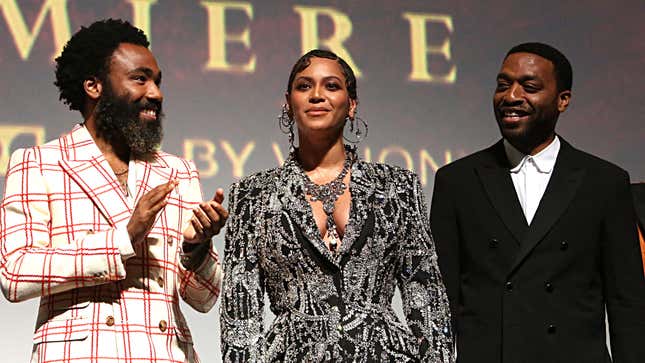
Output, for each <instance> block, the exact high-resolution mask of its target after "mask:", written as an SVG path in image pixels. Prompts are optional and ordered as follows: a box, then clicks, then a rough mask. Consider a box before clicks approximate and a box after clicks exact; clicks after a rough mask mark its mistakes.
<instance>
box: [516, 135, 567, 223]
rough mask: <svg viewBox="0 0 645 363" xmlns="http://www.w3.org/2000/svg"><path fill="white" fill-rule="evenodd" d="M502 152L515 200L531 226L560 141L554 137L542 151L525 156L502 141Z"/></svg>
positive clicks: (553, 164) (558, 149) (547, 182)
mask: <svg viewBox="0 0 645 363" xmlns="http://www.w3.org/2000/svg"><path fill="white" fill-rule="evenodd" d="M504 150H505V151H506V157H508V161H509V162H510V164H511V179H513V185H514V186H515V192H516V193H517V198H518V199H519V200H520V204H521V205H522V211H524V217H526V222H527V223H528V224H529V225H531V221H533V217H534V216H535V212H536V211H537V209H538V206H539V205H540V200H541V199H542V196H543V195H544V191H545V190H546V186H547V184H549V179H551V174H553V167H554V166H555V161H556V159H557V157H558V152H559V151H560V139H558V136H556V137H555V138H554V139H553V141H552V142H551V143H550V144H549V146H547V147H546V148H544V149H543V150H542V151H540V152H539V153H537V154H535V155H525V154H523V153H522V152H521V151H519V150H517V149H516V148H515V147H514V146H513V145H511V143H510V142H508V141H507V140H506V139H504Z"/></svg>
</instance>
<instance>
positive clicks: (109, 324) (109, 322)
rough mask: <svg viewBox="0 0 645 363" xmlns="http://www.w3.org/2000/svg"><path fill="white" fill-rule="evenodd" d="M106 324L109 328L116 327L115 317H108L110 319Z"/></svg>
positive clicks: (107, 319)
mask: <svg viewBox="0 0 645 363" xmlns="http://www.w3.org/2000/svg"><path fill="white" fill-rule="evenodd" d="M105 324H106V325H107V326H112V325H114V317H113V316H112V315H110V316H108V317H107V318H106V319H105Z"/></svg>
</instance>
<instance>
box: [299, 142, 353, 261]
mask: <svg viewBox="0 0 645 363" xmlns="http://www.w3.org/2000/svg"><path fill="white" fill-rule="evenodd" d="M353 161H354V157H353V154H352V152H351V151H349V150H348V151H346V153H345V163H344V164H343V170H341V171H340V173H339V174H338V176H337V177H336V178H334V180H332V181H330V182H329V183H327V184H321V185H318V184H316V183H314V182H312V181H311V179H309V176H308V175H307V173H305V171H304V169H302V166H300V171H301V172H302V175H303V176H304V177H303V181H304V187H305V194H306V195H309V196H310V197H311V201H312V202H317V201H320V202H322V205H323V211H324V212H325V215H326V216H327V235H326V237H328V239H329V249H330V250H331V252H332V253H336V252H337V251H336V250H337V249H338V242H339V241H340V237H339V235H338V229H337V228H336V221H334V209H335V207H336V200H338V197H340V196H341V195H343V194H344V193H345V189H347V184H345V183H344V182H343V180H344V179H345V176H346V175H347V173H348V172H349V169H350V168H351V167H352V163H353Z"/></svg>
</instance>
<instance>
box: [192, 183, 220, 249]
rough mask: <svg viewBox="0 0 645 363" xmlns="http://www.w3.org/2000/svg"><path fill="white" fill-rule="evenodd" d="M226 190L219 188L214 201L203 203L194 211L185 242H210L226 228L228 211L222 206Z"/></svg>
mask: <svg viewBox="0 0 645 363" xmlns="http://www.w3.org/2000/svg"><path fill="white" fill-rule="evenodd" d="M223 201H224V190H223V189H221V188H218V189H217V191H215V196H214V197H213V199H212V200H209V201H206V202H202V203H200V204H199V207H196V208H195V209H194V210H193V218H191V220H190V225H189V226H188V227H187V228H186V230H185V231H184V242H186V243H192V244H195V243H201V242H205V241H207V240H210V239H211V238H212V237H213V236H214V235H216V234H218V233H219V231H220V229H222V227H224V224H225V223H226V219H227V218H228V211H227V210H226V208H224V206H223V205H222V202H223Z"/></svg>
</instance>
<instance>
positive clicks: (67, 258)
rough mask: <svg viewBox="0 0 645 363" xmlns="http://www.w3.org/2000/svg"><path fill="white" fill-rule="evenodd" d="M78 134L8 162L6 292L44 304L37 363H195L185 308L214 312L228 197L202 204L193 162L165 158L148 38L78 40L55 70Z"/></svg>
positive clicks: (0, 261) (124, 27)
mask: <svg viewBox="0 0 645 363" xmlns="http://www.w3.org/2000/svg"><path fill="white" fill-rule="evenodd" d="M56 65H57V67H56V82H55V84H56V85H57V86H58V88H59V90H60V98H61V100H63V101H64V102H65V103H66V104H68V105H69V107H70V109H72V110H78V111H80V112H81V114H82V115H83V119H84V122H83V123H82V124H80V125H77V126H76V127H74V129H73V130H72V131H71V132H70V133H69V134H66V135H64V136H62V137H60V138H59V139H58V140H54V141H52V142H49V143H47V144H45V145H42V146H36V147H32V148H28V149H20V150H17V151H16V152H14V154H13V155H12V157H11V161H10V164H9V168H8V171H7V179H6V190H5V197H4V200H3V201H2V204H1V206H0V220H1V221H2V224H1V225H0V247H1V250H0V282H1V286H2V292H3V293H4V295H5V297H6V298H7V299H8V300H10V301H12V302H17V301H23V300H26V299H30V298H35V297H39V298H40V309H39V313H38V318H37V323H36V330H35V333H34V338H33V341H34V347H33V351H32V358H31V361H32V362H90V361H91V362H117V361H118V362H196V361H198V358H197V355H196V353H195V351H194V350H193V345H192V340H191V335H190V332H189V330H188V327H187V326H186V322H185V320H184V317H183V315H182V313H181V311H180V308H179V300H180V299H179V298H180V297H181V298H182V299H183V300H184V301H185V302H186V303H188V304H189V305H190V306H192V307H193V308H195V309H196V310H198V311H201V312H206V311H208V310H209V309H210V308H211V307H212V306H213V304H214V303H215V301H216V299H217V297H218V294H219V285H220V280H221V268H220V264H219V261H218V256H217V253H216V251H215V250H214V248H213V247H212V243H211V237H212V236H213V235H215V234H217V233H218V232H219V230H220V228H221V227H222V226H223V224H224V222H225V220H226V218H227V216H228V213H227V211H226V210H225V209H224V208H223V207H222V205H221V203H222V200H223V191H222V190H221V189H219V190H218V191H217V192H216V194H215V197H214V198H213V200H210V201H206V202H202V195H201V189H200V185H199V178H198V174H197V170H196V169H195V166H194V164H193V163H192V162H190V161H187V160H184V159H181V158H179V157H176V156H174V155H170V154H167V153H164V152H162V151H160V150H158V147H159V144H160V142H161V136H162V132H161V131H162V128H161V117H162V112H161V109H162V107H161V106H162V99H163V97H162V93H161V90H160V89H159V85H160V82H161V71H160V70H159V67H158V66H157V63H156V61H155V58H154V57H153V55H152V53H151V52H150V51H149V50H148V41H147V39H146V36H145V35H144V34H143V32H142V31H141V30H139V29H137V28H134V27H133V26H131V25H130V24H129V23H127V22H123V21H120V20H112V19H110V20H105V21H99V22H96V23H94V24H92V25H91V26H89V27H87V28H81V30H80V31H79V32H78V33H76V34H75V35H74V36H73V37H72V38H71V39H70V41H69V42H68V43H67V45H66V46H65V48H64V50H63V52H62V54H61V56H60V57H58V58H57V59H56Z"/></svg>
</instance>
